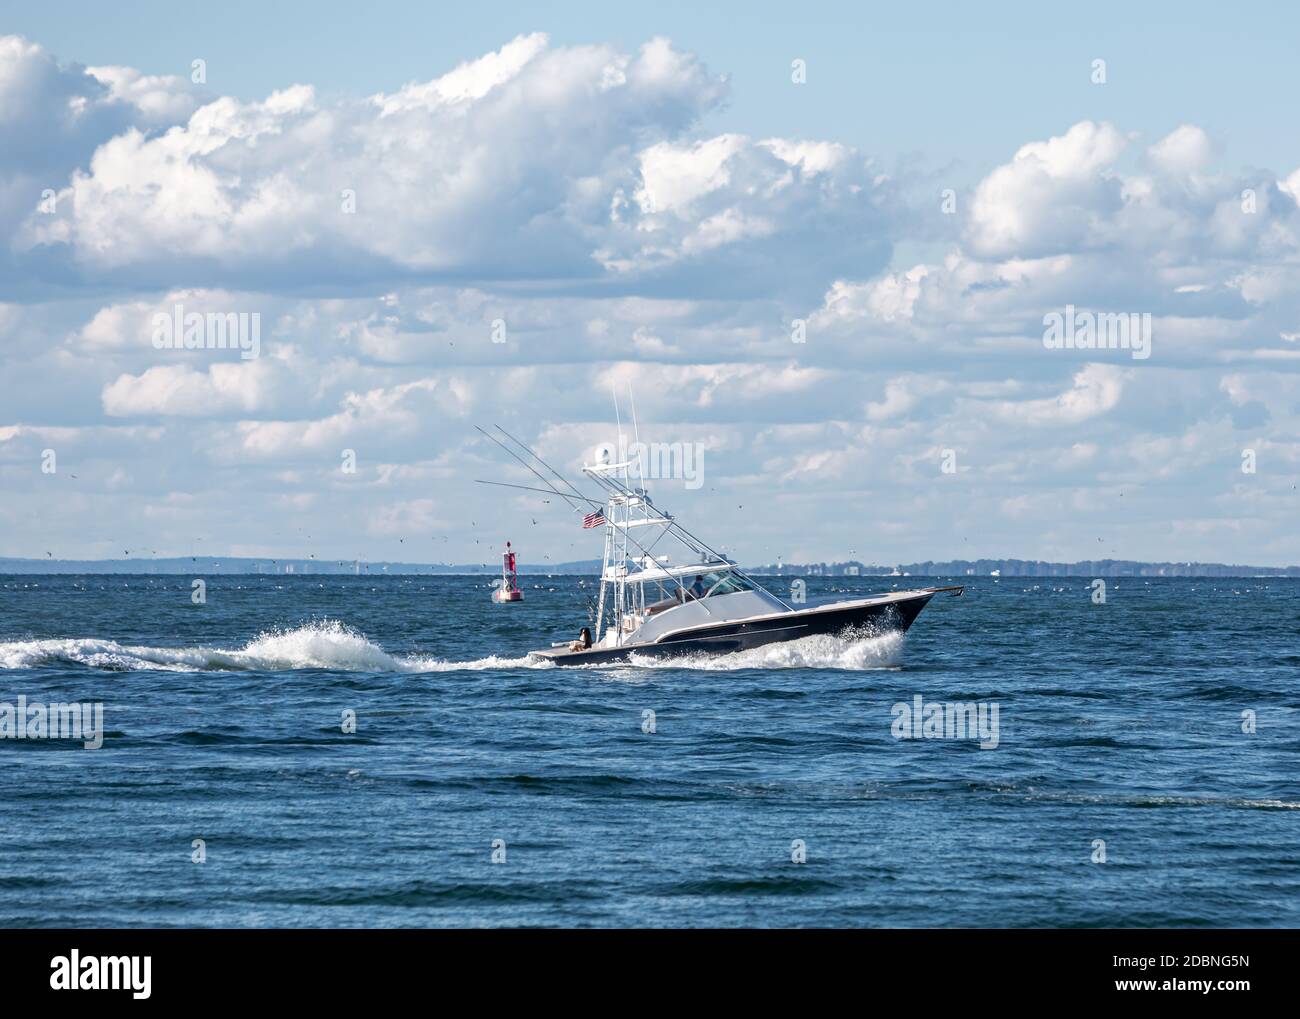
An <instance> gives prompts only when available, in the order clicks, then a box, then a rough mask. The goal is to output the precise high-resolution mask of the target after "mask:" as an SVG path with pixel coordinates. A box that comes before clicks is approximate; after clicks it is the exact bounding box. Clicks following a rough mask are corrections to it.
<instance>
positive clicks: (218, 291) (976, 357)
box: [0, 3, 1300, 564]
mask: <svg viewBox="0 0 1300 1019" xmlns="http://www.w3.org/2000/svg"><path fill="white" fill-rule="evenodd" d="M1245 15H1246V16H1240V17H1234V18H1232V19H1231V20H1229V19H1228V18H1226V17H1224V16H1223V15H1222V14H1221V13H1217V12H1215V11H1214V10H1213V9H1212V8H1211V7H1210V6H1209V5H1205V6H1197V5H1186V4H1180V5H1109V4H1101V5H1090V6H1089V7H1088V8H1087V9H1086V11H1078V10H1076V11H1072V12H1069V13H1067V12H1064V11H1055V10H1043V9H1040V8H1039V6H1038V5H1029V4H1025V5H1000V6H999V7H998V8H997V9H996V10H993V11H990V10H989V9H987V8H981V9H976V8H974V7H970V6H969V5H957V4H952V5H948V4H931V5H921V6H919V7H918V6H910V7H907V8H902V9H893V8H891V9H878V10H877V9H870V10H866V11H862V10H859V9H858V8H856V7H855V6H854V5H847V4H845V5H839V4H801V5H790V4H767V5H761V4H760V5H743V6H741V5H736V6H732V7H730V8H721V9H719V8H718V7H717V6H716V5H708V6H707V7H706V6H705V5H698V6H696V5H684V4H681V5H678V4H668V5H654V6H644V7H637V8H626V9H620V8H614V7H610V6H609V5H602V4H570V5H564V6H562V7H560V8H559V9H557V10H545V11H541V10H532V9H528V8H524V7H521V6H519V7H516V6H510V5H491V4H489V5H475V6H469V5H455V6H447V7H445V8H444V7H432V6H429V5H415V4H411V5H391V4H390V5H386V4H369V5H364V6H361V7H357V6H354V5H333V6H331V5H310V6H307V5H286V4H258V5H254V4H240V3H236V4H225V5H199V4H174V3H173V4H148V3H145V4H135V5H132V8H131V14H130V16H129V17H128V16H125V15H123V14H122V13H120V12H116V11H115V12H111V13H110V12H106V11H104V10H100V9H96V8H92V7H90V6H89V5H87V7H86V10H85V12H83V13H77V12H76V9H75V8H69V7H67V6H64V7H61V8H48V7H34V6H30V5H29V6H24V7H23V8H20V9H14V10H7V11H6V12H5V14H4V17H3V21H2V22H0V368H2V369H3V372H2V373H0V484H3V487H4V491H5V493H6V497H5V499H4V500H3V502H0V555H31V554H37V555H40V554H44V553H47V552H52V553H54V554H56V555H59V556H67V557H92V556H117V555H120V554H121V552H122V551H123V550H125V549H130V550H132V552H133V554H150V553H153V552H157V553H158V554H160V555H162V554H186V553H191V552H193V551H195V550H196V549H201V550H203V551H206V552H214V553H215V552H220V553H227V554H241V553H242V554H256V555H274V556H290V555H294V556H299V555H308V554H316V555H319V556H320V557H321V558H349V559H350V558H353V557H357V556H360V557H363V558H376V559H377V558H403V559H412V560H428V559H434V560H439V561H447V560H452V561H482V560H486V559H490V558H492V557H493V555H494V554H495V549H496V548H497V547H499V546H500V544H501V543H502V542H503V541H504V540H505V538H507V537H512V538H514V540H515V541H516V544H519V545H521V550H522V551H523V553H524V556H525V558H526V559H540V558H541V557H542V556H543V555H547V556H550V557H551V559H552V560H561V559H571V558H580V557H585V556H586V555H588V554H594V552H595V551H596V550H595V549H594V548H593V547H591V546H590V543H588V544H586V545H584V544H583V541H582V539H583V538H584V537H588V538H589V537H590V535H589V534H588V535H586V536H584V535H583V534H582V533H581V531H580V530H578V531H577V532H576V533H575V527H574V524H573V522H572V521H570V520H568V519H567V518H565V517H564V516H563V515H557V514H555V513H554V512H553V510H552V508H549V507H545V506H544V505H543V504H542V503H541V502H540V500H539V499H535V498H533V497H531V496H528V495H522V494H521V495H518V496H508V497H502V496H500V495H499V494H489V493H488V492H487V490H484V489H482V488H476V487H475V486H473V485H472V484H471V483H470V482H471V480H472V478H473V477H481V476H484V475H485V474H487V473H490V472H501V471H503V470H504V471H505V472H506V473H507V474H508V473H509V469H508V468H505V467H504V465H503V464H502V463H501V460H502V455H501V454H499V453H497V452H495V451H493V450H491V449H485V448H484V447H483V444H482V442H481V441H480V440H479V438H478V436H477V433H476V432H475V431H474V429H473V427H472V425H473V424H474V423H488V422H491V421H496V420H499V421H501V422H502V423H503V424H505V425H506V427H509V428H511V430H512V431H515V432H516V433H517V434H521V435H522V436H523V437H525V438H526V439H527V440H528V441H530V442H532V443H534V444H535V445H536V446H537V447H538V448H540V449H542V450H543V451H544V452H545V453H546V454H547V455H548V456H550V457H552V458H554V459H555V460H556V461H558V462H560V463H562V464H564V465H565V466H566V467H568V468H569V469H573V468H575V467H576V466H577V465H578V464H580V463H581V462H582V461H583V460H584V459H590V457H591V453H592V451H593V449H594V447H595V446H596V445H597V444H598V443H599V442H601V441H604V440H606V439H609V438H610V437H611V436H610V426H609V421H610V419H611V417H612V413H611V407H610V400H609V395H608V394H609V393H610V390H611V388H617V389H619V391H620V392H622V391H625V390H626V388H627V387H628V386H629V385H631V386H633V387H635V389H636V392H637V402H638V407H639V409H640V410H641V416H642V424H643V429H644V430H645V431H646V432H647V433H648V437H651V438H655V439H659V440H662V441H665V442H676V443H686V444H689V445H690V447H691V448H692V449H695V448H699V449H701V450H703V451H704V454H703V455H704V460H703V463H704V465H705V478H704V482H703V484H702V485H700V486H699V487H691V486H689V485H688V484H686V483H685V479H683V478H670V479H665V480H663V481H662V482H659V483H657V488H658V491H659V495H660V499H661V501H662V502H664V503H665V504H666V505H669V506H670V508H673V509H676V510H677V511H678V512H679V513H680V514H681V515H682V516H683V518H684V519H686V520H688V521H690V522H691V523H693V524H694V525H695V529H697V530H699V531H700V532H701V533H703V534H705V535H706V536H709V537H712V538H713V539H715V540H717V541H719V542H721V543H722V544H724V545H725V546H726V547H727V548H728V549H729V550H730V551H732V552H734V553H735V554H736V555H738V556H739V557H741V558H742V559H745V560H747V561H770V560H772V559H775V558H776V556H778V555H781V556H784V557H785V558H786V559H787V560H796V559H823V558H841V557H845V556H848V555H854V556H856V557H858V558H861V559H865V560H869V561H880V562H897V561H910V560H914V559H927V558H934V559H946V558H951V557H962V556H970V557H974V556H980V555H987V556H997V557H1002V556H1019V557H1025V558H1034V557H1038V558H1051V559H1090V558H1099V557H1102V556H1114V557H1121V558H1145V559H1153V558H1158V559H1172V560H1189V559H1199V560H1215V561H1233V562H1248V563H1258V564H1279V563H1295V562H1300V538H1298V537H1297V535H1296V533H1295V528H1294V521H1295V519H1296V510H1297V505H1296V482H1297V477H1298V476H1300V385H1298V384H1297V380H1298V378H1300V376H1298V374H1297V368H1298V367H1300V320H1298V317H1297V316H1298V313H1300V203H1298V200H1297V195H1300V135H1298V134H1297V132H1296V131H1295V130H1294V129H1293V125H1292V124H1291V117H1290V116H1289V106H1290V104H1291V100H1290V96H1291V95H1293V94H1294V93H1295V91H1296V88H1295V82H1294V81H1293V79H1294V78H1295V76H1296V70H1295V62H1294V59H1293V55H1292V54H1291V52H1290V47H1289V44H1288V41H1289V40H1292V39H1294V38H1295V27H1296V26H1295V20H1296V16H1295V14H1293V13H1292V12H1291V11H1290V10H1289V9H1287V8H1285V7H1279V8H1278V9H1277V10H1275V11H1270V10H1267V9H1263V8H1261V9H1256V8H1252V9H1251V10H1249V11H1247V12H1245ZM195 59H202V60H203V61H205V62H206V80H205V81H203V82H201V83H197V84H196V83H195V82H193V81H191V75H190V71H191V62H192V61H193V60H195ZM1097 59H1100V60H1103V61H1105V82H1104V83H1100V84H1099V83H1094V81H1093V80H1091V79H1092V77H1093V74H1094V71H1093V61H1094V60H1097ZM795 60H802V61H804V62H805V64H806V81H805V82H802V83H796V82H794V81H792V70H791V64H792V61H795ZM178 305H181V306H182V307H183V309H184V310H186V311H188V312H190V313H193V314H197V315H199V316H200V317H201V318H202V317H204V316H211V317H213V318H219V319H221V320H223V321H224V320H225V317H226V316H233V318H231V319H230V321H232V322H233V321H236V320H237V319H238V317H239V316H241V315H243V316H248V317H251V316H256V320H257V321H258V322H259V325H260V332H259V336H258V343H257V349H256V350H255V351H250V350H245V351H243V352H242V353H243V354H245V355H249V356H241V351H240V350H238V349H233V350H232V349H223V348H220V347H218V348H217V349H213V346H212V345H207V346H201V347H200V349H189V350H186V349H179V350H178V349H166V348H160V347H159V346H158V345H156V344H155V342H154V339H155V332H156V328H157V322H158V321H159V316H161V317H162V319H163V320H166V319H168V318H169V317H170V316H171V314H172V312H173V311H174V309H175V308H176V307H177V306H178ZM1075 312H1077V313H1078V314H1079V315H1081V316H1082V318H1080V319H1079V321H1080V323H1086V324H1087V328H1092V325H1093V324H1095V323H1100V322H1104V321H1107V320H1110V321H1111V323H1112V325H1113V324H1114V322H1116V321H1118V319H1117V318H1116V316H1121V315H1122V316H1124V318H1123V322H1124V323H1126V326H1125V327H1126V328H1127V323H1128V322H1130V321H1132V322H1133V323H1134V328H1135V329H1142V330H1147V331H1149V332H1150V335H1149V336H1146V337H1145V339H1144V340H1143V344H1144V350H1142V351H1138V350H1135V349H1131V345H1130V344H1129V343H1128V342H1127V340H1125V342H1124V344H1123V345H1119V344H1118V342H1117V343H1116V344H1115V345H1113V346H1112V347H1110V348H1101V349H1099V348H1096V347H1091V348H1087V349H1055V348H1052V347H1051V346H1050V345H1049V344H1047V343H1045V323H1046V321H1047V320H1048V317H1050V316H1052V315H1065V314H1070V315H1074V314H1075ZM1099 316H1101V317H1099ZM498 324H499V327H498ZM1081 327H1082V326H1081ZM208 328H209V331H210V330H211V328H212V327H210V326H209V327H208ZM1099 328H1100V326H1099ZM1135 335H1136V334H1135ZM1139 338H1142V337H1139ZM1147 340H1149V348H1145V343H1146V341H1147ZM254 353H255V354H256V355H257V356H251V355H252V354H254ZM349 451H350V452H351V453H352V454H353V455H354V457H353V458H354V459H355V462H356V463H357V470H356V471H355V472H352V471H344V470H342V469H341V467H340V464H341V463H343V462H347V460H348V457H347V454H348V453H349ZM50 453H53V454H54V461H55V462H56V463H57V466H56V467H54V469H49V456H48V454H50ZM43 465H45V467H46V469H42V466H43ZM521 480H526V478H525V479H521ZM742 505H743V506H745V507H746V510H745V512H743V513H741V512H740V511H739V509H738V507H740V506H742ZM466 520H471V521H473V525H472V526H470V527H466V526H465V523H466ZM533 521H536V523H534V522H533ZM708 521H712V522H713V526H712V527H710V526H709V523H708ZM719 532H721V533H719Z"/></svg>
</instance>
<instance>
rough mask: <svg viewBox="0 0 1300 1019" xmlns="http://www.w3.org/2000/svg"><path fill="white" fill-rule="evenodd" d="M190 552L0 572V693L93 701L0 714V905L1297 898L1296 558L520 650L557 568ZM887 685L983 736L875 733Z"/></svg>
mask: <svg viewBox="0 0 1300 1019" xmlns="http://www.w3.org/2000/svg"><path fill="white" fill-rule="evenodd" d="M207 579H208V591H207V604H206V605H202V606H196V605H193V604H192V603H191V600H190V592H191V587H190V578H188V577H187V578H181V577H121V576H44V577H13V576H11V577H0V702H7V703H10V704H14V703H16V702H17V698H18V696H19V695H25V696H26V697H27V699H28V701H38V700H39V701H43V702H50V701H71V700H77V701H101V702H102V703H103V705H104V709H103V710H104V728H105V737H104V745H103V747H102V748H101V749H98V750H87V749H84V748H83V747H82V746H81V744H80V743H78V742H74V741H69V740H21V741H20V740H14V739H4V740H0V767H3V773H4V776H5V782H4V798H3V818H4V822H3V825H2V826H0V923H3V924H5V925H18V926H28V925H64V926H72V925H76V926H133V925H153V926H168V925H216V926H248V925H259V926H260V925H279V926H401V925H420V926H449V925H456V926H463V925H472V926H480V925H518V924H543V925H550V924H558V925H569V926H588V925H594V926H605V925H616V926H643V925H721V926H731V925H754V926H791V925H833V926H840V925H845V926H849V925H852V926H857V925H873V926H879V925H884V926H948V925H960V926H990V925H992V926H1003V925H1008V926H1019V925H1051V926H1079V925H1136V926H1153V925H1189V926H1203V925H1214V926H1257V925H1262V926H1272V925H1287V926H1297V925H1300V894H1298V893H1300V832H1298V830H1297V824H1298V822H1300V811H1298V809H1297V808H1300V732H1298V731H1297V706H1298V702H1300V696H1298V695H1297V687H1298V685H1300V582H1297V581H1288V580H1274V579H1266V580H1247V579H1241V580H1152V581H1144V580H1124V579H1121V580H1118V581H1110V582H1109V583H1110V586H1109V590H1108V598H1107V601H1106V604H1104V605H1094V604H1092V601H1091V599H1090V597H1089V594H1090V589H1089V587H1088V582H1087V581H1086V580H1084V579H1055V580H1052V579H1016V578H1001V579H998V580H994V579H992V578H965V579H966V580H967V581H968V582H970V587H969V588H968V590H967V593H966V595H965V596H964V597H961V598H952V597H949V596H940V597H938V598H936V599H935V600H934V601H933V602H932V603H931V605H930V606H929V607H928V608H927V609H926V610H925V612H923V613H922V615H921V617H920V619H919V620H918V622H917V624H916V625H915V626H914V627H913V629H912V631H911V632H910V633H909V634H908V635H907V637H906V638H905V639H903V638H900V637H898V636H897V635H880V636H876V637H857V638H852V637H850V638H845V639H842V640H836V639H831V638H814V639H810V640H809V641H807V642H801V643H799V644H797V645H788V646H783V647H778V648H773V649H768V650H766V651H764V650H760V651H756V652H748V653H744V654H739V655H733V656H722V657H716V658H706V659H699V660H696V661H692V662H690V663H686V664H685V665H671V666H664V665H659V666H650V665H643V666H635V667H621V668H599V669H581V670H570V669H557V668H539V667H530V666H529V665H528V663H527V661H526V659H525V657H524V655H525V652H526V651H527V650H528V649H529V648H530V647H542V646H546V645H547V644H549V643H550V641H552V640H558V639H561V638H568V637H571V636H573V635H574V634H575V632H576V630H577V628H578V627H579V626H580V625H582V623H583V622H585V616H586V612H585V607H584V601H583V597H582V593H581V591H580V590H579V588H578V580H577V579H576V578H571V577H554V578H549V579H548V578H540V577H533V578H528V579H527V580H526V581H525V589H526V601H525V602H524V603H522V604H519V605H507V606H497V605H493V604H491V603H490V602H489V600H488V595H489V589H488V587H487V586H486V585H487V581H486V580H485V579H483V578H470V577H378V578H375V577H308V576H297V577H255V576H241V577H209V578H207ZM891 583H892V581H881V580H875V581H873V580H871V579H869V578H862V579H857V578H848V579H839V578H836V579H834V580H830V579H826V580H818V579H816V578H813V579H811V580H810V581H809V594H810V598H815V597H818V596H821V597H825V596H830V595H836V596H840V597H843V596H845V595H847V594H858V593H867V592H870V591H874V590H879V589H888V588H889V586H890V585H891ZM928 583H934V582H933V581H917V580H915V579H913V578H908V579H907V581H906V584H907V585H908V586H921V585H924V584H928ZM534 584H540V585H541V586H540V587H534V586H533V585H534ZM917 694H920V695H922V696H923V697H924V698H925V700H926V701H979V702H985V703H986V704H988V703H991V702H997V704H998V708H999V727H1000V728H999V742H998V746H997V747H996V749H988V750H983V749H980V748H979V746H978V744H977V743H976V742H975V741H973V740H971V739H960V738H957V739H916V740H900V739H896V738H895V737H894V736H893V735H892V734H891V724H892V723H893V721H894V714H893V713H892V711H891V708H892V706H893V705H894V704H895V703H897V702H908V703H911V702H912V699H913V697H914V696H915V695H917ZM347 710H352V711H355V712H356V716H357V731H356V733H355V734H346V733H344V732H343V731H341V724H340V723H341V720H342V718H343V713H344V712H345V711H347ZM647 710H650V711H653V712H655V728H656V731H655V732H654V733H652V734H650V733H646V732H643V731H642V727H643V718H644V717H645V716H644V714H643V713H644V712H646V711H647ZM1245 710H1250V711H1253V712H1255V718H1256V724H1257V731H1256V732H1255V733H1254V734H1247V733H1243V731H1242V712H1243V711H1245ZM195 839H202V840H204V842H205V845H206V860H205V862H202V863H195V862H193V860H192V854H193V853H194V852H195V849H194V848H193V841H194V840H195ZM498 839H500V840H504V847H505V860H504V862H503V863H494V862H492V854H493V850H492V845H493V841H494V840H498ZM1097 839H1101V840H1104V842H1105V852H1106V862H1105V863H1097V862H1093V858H1094V855H1095V853H1096V849H1095V847H1094V840H1097ZM794 840H803V844H804V846H805V847H806V854H807V856H806V862H805V863H802V864H800V863H795V862H792V859H791V854H792V847H793V845H794Z"/></svg>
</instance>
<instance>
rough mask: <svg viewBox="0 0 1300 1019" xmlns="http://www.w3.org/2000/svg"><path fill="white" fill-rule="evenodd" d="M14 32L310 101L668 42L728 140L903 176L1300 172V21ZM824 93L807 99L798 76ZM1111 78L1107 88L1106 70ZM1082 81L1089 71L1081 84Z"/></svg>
mask: <svg viewBox="0 0 1300 1019" xmlns="http://www.w3.org/2000/svg"><path fill="white" fill-rule="evenodd" d="M4 7H5V13H4V17H3V24H0V29H2V30H4V31H8V32H13V33H17V34H22V35H26V36H27V37H29V38H31V39H33V40H36V41H39V42H41V43H42V44H44V45H45V46H47V47H49V48H50V49H52V50H54V51H55V52H56V53H59V54H62V55H63V56H65V57H66V58H68V59H76V60H79V61H81V62H82V63H86V64H107V63H121V64H129V65H130V66H132V67H136V68H139V69H140V70H142V71H145V72H147V73H149V74H188V67H189V61H190V60H191V59H192V56H194V55H199V56H203V57H204V58H205V59H207V60H208V63H209V68H210V72H211V79H210V80H211V81H212V83H213V87H214V88H215V89H217V90H218V91H220V92H222V93H224V94H230V95H234V96H238V97H240V98H243V99H256V98H258V97H261V96H264V95H266V94H267V93H269V92H271V91H273V90H275V89H279V88H284V87H285V86H286V85H288V84H292V83H294V82H308V83H311V84H314V85H315V86H316V87H317V88H318V89H320V90H321V91H322V93H326V94H336V95H346V96H364V95H369V94H371V93H373V92H377V91H393V90H396V89H397V88H399V87H400V86H402V85H404V84H406V83H407V82H411V81H424V80H427V79H428V78H429V77H431V76H432V75H434V74H435V73H437V72H438V71H439V70H440V69H443V68H449V67H452V66H455V65H456V64H459V63H461V62H462V61H464V60H469V59H472V58H474V57H476V56H479V55H481V54H483V53H486V52H488V51H490V50H493V49H496V48H498V47H499V46H500V45H501V44H502V43H503V42H505V41H506V40H507V39H508V38H510V37H512V36H514V35H517V34H519V33H526V32H533V31H544V32H546V33H548V34H549V35H550V37H551V39H552V41H553V43H555V44H557V45H578V44H584V43H602V42H608V43H613V44H615V45H617V46H619V47H621V48H623V49H630V48H635V47H636V46H638V45H640V44H641V43H642V42H644V41H645V40H646V39H648V38H650V37H651V36H655V35H667V36H669V37H670V38H672V40H673V41H674V43H675V44H676V45H678V46H679V47H680V48H682V49H685V50H689V51H691V52H694V53H698V54H700V55H701V56H702V57H703V58H705V59H706V60H707V62H708V64H709V66H710V67H711V68H714V69H716V70H717V71H719V72H722V73H726V74H728V75H730V76H731V78H732V81H733V82H734V84H735V88H734V91H733V93H732V95H731V97H730V101H729V103H728V105H727V108H726V109H725V110H723V111H721V112H719V113H717V114H715V115H713V117H711V118H710V119H709V120H708V121H706V123H708V125H709V126H711V127H715V128H717V129H719V130H737V131H744V132H748V133H753V134H780V135H784V136H807V137H819V138H835V139H836V140H838V141H842V142H845V143H847V144H851V145H855V146H857V147H859V148H862V149H863V150H864V151H870V152H873V153H877V154H885V155H889V156H893V155H902V154H911V153H916V154H922V155H924V156H925V157H927V158H929V159H931V160H936V161H939V160H945V159H946V160H951V161H952V162H954V163H955V164H959V165H960V166H961V167H963V168H964V171H963V172H964V173H965V175H967V176H970V175H974V174H976V173H978V172H979V171H980V170H981V169H984V168H986V167H987V166H990V165H993V163H994V162H996V161H999V160H1001V159H1002V158H1004V157H1005V155H1006V154H1007V153H1008V152H1009V151H1012V150H1014V149H1015V148H1016V147H1018V146H1019V145H1020V144H1022V143H1023V142H1024V140H1025V139H1028V138H1038V137H1045V136H1046V135H1048V134H1050V133H1053V132H1055V131H1056V130H1058V129H1059V127H1060V125H1061V124H1063V123H1071V124H1072V123H1075V122H1077V121H1079V120H1082V119H1085V118H1092V119H1120V118H1122V119H1123V121H1124V124H1125V127H1126V129H1128V130H1134V131H1142V132H1144V133H1147V134H1150V135H1153V136H1157V135H1161V134H1164V133H1167V132H1168V131H1169V130H1171V129H1172V128H1174V127H1177V126H1178V124H1180V123H1183V122H1185V121H1195V122H1197V123H1200V124H1202V126H1205V127H1206V128H1207V129H1210V130H1212V132H1213V133H1214V134H1215V136H1216V137H1219V138H1221V139H1222V140H1223V141H1224V142H1225V143H1226V144H1227V145H1228V146H1229V147H1230V148H1231V149H1232V150H1233V151H1234V152H1236V153H1238V158H1243V157H1244V155H1245V153H1250V158H1251V159H1253V160H1255V161H1257V162H1258V163H1259V164H1260V165H1266V166H1275V167H1276V166H1296V165H1300V133H1298V132H1296V131H1295V130H1289V129H1287V128H1286V127H1285V126H1284V125H1283V124H1280V123H1279V121H1278V118H1277V115H1276V114H1277V108H1276V99H1275V98H1274V97H1279V96H1285V95H1287V94H1294V93H1295V92H1296V91H1298V90H1300V71H1298V70H1297V68H1296V63H1295V60H1294V50H1295V39H1296V38H1297V35H1298V33H1300V11H1297V9H1296V8H1295V7H1294V5H1291V4H1263V5H1253V6H1250V7H1248V8H1242V9H1239V10H1233V9H1231V8H1225V7H1224V5H1223V4H1215V3H1198V2H1167V3H1150V4H1135V3H1131V2H1129V3H1116V2H1098V3H1090V4H1088V5H1087V7H1086V9H1082V8H1077V7H1069V6H1068V5H1066V6H1062V5H1054V4H1043V3H1035V2H1021V3H999V4H997V5H995V7H994V8H992V9H990V8H985V7H981V6H980V5H977V4H969V3H960V2H949V3H933V2H929V3H927V2H918V3H908V4H863V3H851V2H834V3H825V2H816V0H813V2H804V3H788V2H771V0H758V2H754V3H716V4H701V3H683V2H676V0H666V2H661V3H655V4H610V3H604V2H587V3H556V4H548V5H546V6H545V7H544V8H537V7H536V5H527V4H518V3H499V2H481V3H473V4H462V3H417V2H399V3H393V2H373V3H367V4H353V3H338V2H324V3H313V4H306V5H304V4H295V3H275V4H273V3H264V2H249V0H232V2H229V3H222V4H211V3H200V2H194V0H180V2H175V0H142V2H141V0H137V2H134V3H132V4H131V5H130V12H131V13H130V14H129V15H128V14H124V13H122V12H118V11H112V12H110V11H108V10H106V9H103V8H102V7H100V6H99V5H91V4H76V3H73V4H58V5H53V4H5V5H4ZM795 57H800V58H802V59H805V60H807V61H808V64H809V75H808V85H807V88H806V89H804V90H802V91H797V92H796V91H794V90H791V89H790V88H788V84H789V66H790V61H791V60H792V59H794V58H795ZM1097 57H1102V58H1104V59H1106V60H1107V61H1108V64H1109V66H1110V69H1111V74H1110V80H1109V82H1108V87H1107V88H1105V89H1097V88H1093V87H1092V86H1091V84H1090V82H1089V79H1088V69H1089V64H1090V62H1091V61H1092V60H1093V59H1094V58H1097ZM1081 68H1082V70H1080V69H1081Z"/></svg>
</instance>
